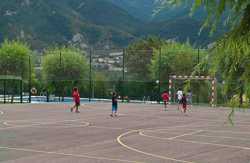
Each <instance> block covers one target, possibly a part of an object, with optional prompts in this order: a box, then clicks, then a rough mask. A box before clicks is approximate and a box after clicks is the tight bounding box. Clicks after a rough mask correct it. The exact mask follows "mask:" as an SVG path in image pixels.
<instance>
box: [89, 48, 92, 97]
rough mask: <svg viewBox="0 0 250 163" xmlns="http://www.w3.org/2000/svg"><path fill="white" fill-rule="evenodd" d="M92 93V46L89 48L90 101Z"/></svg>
mask: <svg viewBox="0 0 250 163" xmlns="http://www.w3.org/2000/svg"><path fill="white" fill-rule="evenodd" d="M91 94H92V48H90V50H89V102H91Z"/></svg>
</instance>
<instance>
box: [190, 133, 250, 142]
mask: <svg viewBox="0 0 250 163" xmlns="http://www.w3.org/2000/svg"><path fill="white" fill-rule="evenodd" d="M193 136H200V137H207V138H223V139H235V140H242V141H250V139H245V138H235V137H229V136H210V135H200V134H198V135H193Z"/></svg>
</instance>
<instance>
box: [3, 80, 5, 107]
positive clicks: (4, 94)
mask: <svg viewBox="0 0 250 163" xmlns="http://www.w3.org/2000/svg"><path fill="white" fill-rule="evenodd" d="M3 103H4V104H5V103H6V80H5V79H4V80H3Z"/></svg>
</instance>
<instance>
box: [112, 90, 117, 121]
mask: <svg viewBox="0 0 250 163" xmlns="http://www.w3.org/2000/svg"><path fill="white" fill-rule="evenodd" d="M117 109H118V100H117V93H116V92H113V93H112V113H111V114H110V116H111V117H114V116H117Z"/></svg>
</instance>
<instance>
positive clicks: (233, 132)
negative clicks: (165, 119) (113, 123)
mask: <svg viewBox="0 0 250 163" xmlns="http://www.w3.org/2000/svg"><path fill="white" fill-rule="evenodd" d="M190 127H193V126H190ZM196 127H204V126H196ZM210 127H211V126H210ZM214 127H216V126H214ZM217 127H218V126H217ZM171 130H174V129H168V128H166V129H159V130H144V131H149V132H157V133H169V132H167V131H171ZM184 130H189V131H194V130H195V129H184ZM158 131H160V132H158ZM163 131H166V132H163ZM195 131H197V130H195ZM202 131H203V132H212V133H231V134H250V132H243V131H226V130H202ZM177 132H178V130H177ZM173 133H174V132H173ZM175 133H176V132H175Z"/></svg>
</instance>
